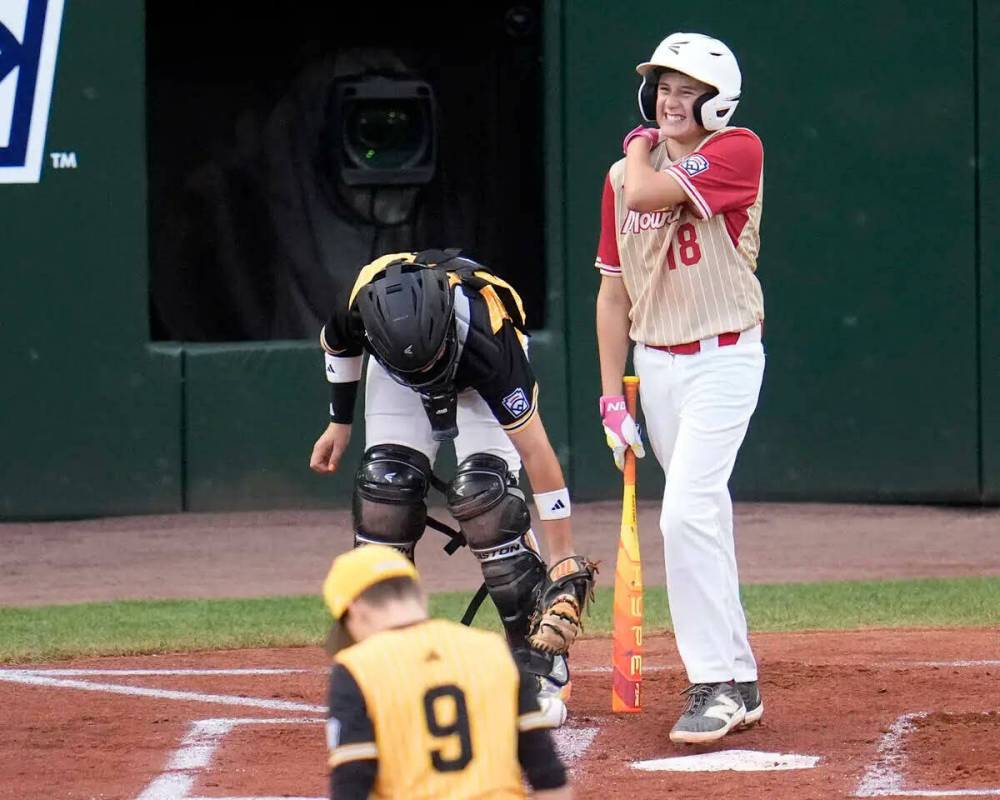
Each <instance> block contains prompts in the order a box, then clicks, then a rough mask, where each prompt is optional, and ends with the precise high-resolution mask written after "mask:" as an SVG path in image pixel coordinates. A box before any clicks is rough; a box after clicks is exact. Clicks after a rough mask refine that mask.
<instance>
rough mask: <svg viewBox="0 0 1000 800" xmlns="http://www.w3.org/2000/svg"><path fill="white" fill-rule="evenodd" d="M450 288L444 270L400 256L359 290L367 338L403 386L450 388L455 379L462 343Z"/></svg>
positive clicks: (360, 308) (430, 388)
mask: <svg viewBox="0 0 1000 800" xmlns="http://www.w3.org/2000/svg"><path fill="white" fill-rule="evenodd" d="M452 291H453V290H452V287H451V285H450V284H449V281H448V275H447V274H446V273H445V272H444V271H443V270H437V269H431V268H428V267H427V266H426V265H424V264H421V263H419V262H414V263H407V262H404V261H397V262H394V263H392V264H390V265H389V266H388V267H387V268H386V270H385V272H383V273H382V274H380V275H379V276H377V277H376V278H375V279H374V280H372V281H371V282H370V283H369V284H367V285H366V286H364V287H362V288H361V290H360V291H359V292H358V295H357V301H356V302H357V307H358V311H359V312H360V313H361V319H362V321H363V323H364V328H365V335H366V337H367V339H368V342H369V344H370V345H371V347H372V350H373V351H374V352H375V354H376V355H377V357H378V360H379V361H380V362H381V363H382V365H383V366H384V367H385V368H386V370H387V371H388V372H389V374H390V375H391V376H392V377H393V378H394V379H395V380H396V381H397V382H399V383H401V384H403V385H404V386H408V387H410V388H411V389H415V390H417V391H422V390H428V391H429V390H447V388H448V387H449V386H450V384H451V383H452V382H453V381H454V377H455V370H456V368H457V366H458V356H459V348H458V339H457V334H456V331H455V297H454V294H453V293H452Z"/></svg>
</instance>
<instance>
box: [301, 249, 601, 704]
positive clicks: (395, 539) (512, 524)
mask: <svg viewBox="0 0 1000 800" xmlns="http://www.w3.org/2000/svg"><path fill="white" fill-rule="evenodd" d="M527 342H528V336H527V332H526V330H525V316H524V309H523V306H522V303H521V298H520V297H519V296H518V295H517V293H516V292H515V291H514V289H513V288H512V287H511V286H510V285H509V284H508V283H506V282H505V281H503V280H501V279H500V278H498V277H497V276H496V275H494V274H493V273H491V272H490V271H489V269H487V268H486V267H484V266H483V265H482V264H478V263H476V262H475V261H472V260H471V259H468V258H465V257H462V256H460V255H458V251H455V250H448V251H441V250H428V251H425V252H422V253H392V254H388V255H384V256H382V257H381V258H378V259H376V260H375V261H373V262H372V263H370V264H368V265H366V266H364V267H363V268H362V269H361V272H360V274H359V275H358V278H357V281H356V282H355V284H354V288H353V290H352V291H351V295H350V298H349V299H348V301H347V303H346V304H345V305H344V307H342V308H340V309H337V310H336V311H335V312H334V313H333V315H332V316H331V318H330V320H329V322H327V324H326V325H325V326H324V327H323V329H322V330H321V331H320V344H321V345H322V347H323V350H324V351H325V352H326V376H327V380H328V381H329V383H330V424H329V426H328V427H327V429H326V430H325V431H324V432H323V434H322V435H321V436H320V437H319V439H318V440H317V441H316V444H315V446H314V447H313V452H312V457H311V459H310V462H309V466H310V467H311V468H312V469H313V470H314V471H316V472H320V473H329V472H335V471H336V470H337V468H338V465H339V463H340V459H341V456H342V455H343V453H344V450H345V448H346V447H347V444H348V441H349V440H350V436H351V422H352V420H353V412H354V404H355V397H356V394H357V386H358V382H359V380H360V378H361V372H362V359H363V357H364V353H365V352H366V351H367V353H368V354H369V355H370V356H371V358H370V359H369V360H368V369H367V376H366V385H365V435H366V442H365V452H364V456H363V457H362V459H361V465H360V466H359V467H358V470H357V473H356V474H355V481H354V502H353V521H354V544H355V546H359V545H365V544H384V545H388V546H390V547H393V548H395V549H397V550H399V551H400V552H402V553H404V554H406V555H407V556H408V557H409V558H411V559H412V558H413V555H414V548H415V546H416V543H417V541H418V540H419V539H420V537H421V536H422V535H423V532H424V528H425V526H426V525H427V507H426V505H425V498H426V496H427V492H428V490H429V488H430V487H431V486H432V485H433V486H435V487H436V488H438V489H440V490H442V491H444V492H445V494H446V496H447V503H448V509H449V511H450V512H451V514H452V515H453V516H454V517H455V519H457V520H458V521H459V524H460V526H461V529H462V534H463V536H464V538H465V540H466V542H467V543H468V545H469V548H470V549H471V550H472V552H473V553H474V554H475V555H476V558H478V559H479V562H480V566H481V567H482V571H483V581H484V583H485V585H486V589H487V591H488V592H489V595H490V597H491V598H492V600H493V603H494V605H496V607H497V609H498V610H499V612H500V617H501V620H502V622H503V625H504V629H505V631H506V634H507V640H508V642H509V643H510V646H511V650H512V652H513V655H514V659H515V661H517V663H518V665H519V666H520V667H521V668H522V669H523V670H524V671H525V672H527V673H529V674H530V675H534V676H535V677H536V679H537V681H538V689H539V693H540V694H542V695H547V696H558V697H560V698H561V699H563V700H565V699H567V698H568V696H569V689H570V678H569V669H568V665H567V662H566V654H567V653H568V651H569V648H570V646H571V645H572V644H573V641H574V640H575V639H576V637H577V635H578V634H579V632H580V619H581V615H582V613H583V610H584V608H585V607H586V604H587V602H588V599H589V598H590V596H591V593H592V591H593V584H594V573H595V565H594V564H593V563H592V562H590V561H588V560H587V559H586V558H584V557H582V556H578V555H576V553H575V551H574V548H573V536H572V529H571V525H570V499H569V493H568V492H567V490H566V484H565V480H564V478H563V474H562V469H561V468H560V466H559V461H558V460H557V459H556V455H555V452H554V451H553V449H552V445H551V444H550V443H549V439H548V436H547V435H546V433H545V428H544V427H543V425H542V420H541V417H540V416H539V413H538V386H537V384H536V383H535V378H534V375H533V374H532V371H531V367H530V365H529V363H528V357H527ZM451 439H454V441H455V454H456V457H457V461H458V469H457V471H456V474H455V477H454V478H453V479H452V481H451V483H450V484H447V485H444V484H443V483H442V482H441V481H439V480H438V479H437V478H436V477H435V476H434V474H433V472H432V470H431V465H432V464H433V462H434V459H435V457H436V455H437V451H438V446H439V445H440V443H441V442H442V441H448V440H451ZM522 464H523V466H524V469H525V470H526V472H527V474H528V478H529V479H530V481H531V486H532V488H533V489H534V493H535V494H534V500H535V507H536V510H537V511H538V518H539V520H540V521H541V524H542V529H543V531H544V533H545V541H546V545H547V549H548V553H549V557H550V559H551V562H552V566H551V568H547V567H546V563H545V561H544V560H543V559H542V556H541V553H540V551H539V548H538V544H537V542H536V541H535V537H534V534H533V533H532V530H531V514H530V512H529V510H528V506H527V503H526V502H525V499H524V493H523V492H522V491H521V489H520V488H519V487H518V474H519V472H520V468H521V466H522Z"/></svg>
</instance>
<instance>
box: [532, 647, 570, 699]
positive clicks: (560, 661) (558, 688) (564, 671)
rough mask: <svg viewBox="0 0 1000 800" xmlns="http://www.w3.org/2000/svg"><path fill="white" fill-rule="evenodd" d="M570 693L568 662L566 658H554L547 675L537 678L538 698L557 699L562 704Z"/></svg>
mask: <svg viewBox="0 0 1000 800" xmlns="http://www.w3.org/2000/svg"><path fill="white" fill-rule="evenodd" d="M572 693H573V682H572V681H571V680H570V677H569V662H568V661H567V660H566V656H555V657H554V658H553V659H552V669H551V670H550V671H549V674H548V675H539V676H538V697H539V698H542V697H557V698H559V699H560V700H561V701H562V702H563V703H567V702H569V698H570V695H571V694H572Z"/></svg>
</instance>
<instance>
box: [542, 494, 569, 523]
mask: <svg viewBox="0 0 1000 800" xmlns="http://www.w3.org/2000/svg"><path fill="white" fill-rule="evenodd" d="M535 508H537V509H538V518H539V519H542V520H545V519H566V517H568V516H569V515H570V503H569V490H568V489H567V488H566V487H565V486H564V487H563V488H562V489H556V490H555V491H554V492H542V493H540V494H535Z"/></svg>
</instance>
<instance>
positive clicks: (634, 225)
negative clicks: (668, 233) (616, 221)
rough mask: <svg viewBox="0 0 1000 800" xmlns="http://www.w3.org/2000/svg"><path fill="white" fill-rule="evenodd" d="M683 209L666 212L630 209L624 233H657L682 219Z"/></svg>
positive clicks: (672, 209)
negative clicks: (665, 226)
mask: <svg viewBox="0 0 1000 800" xmlns="http://www.w3.org/2000/svg"><path fill="white" fill-rule="evenodd" d="M682 211H683V209H682V208H681V207H680V206H677V207H675V208H668V209H666V210H665V211H633V210H632V209H629V212H628V215H627V216H626V217H625V222H624V223H622V230H621V232H622V233H639V232H640V231H655V230H658V229H659V228H662V227H663V226H664V225H669V224H671V223H672V222H676V221H677V220H679V219H680V218H681V212H682Z"/></svg>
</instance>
